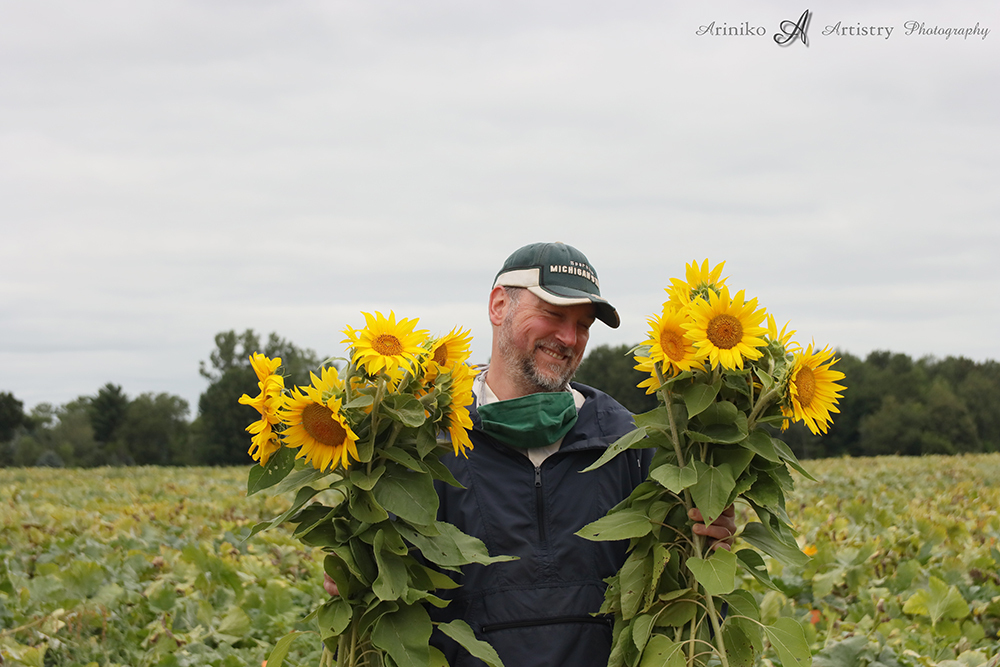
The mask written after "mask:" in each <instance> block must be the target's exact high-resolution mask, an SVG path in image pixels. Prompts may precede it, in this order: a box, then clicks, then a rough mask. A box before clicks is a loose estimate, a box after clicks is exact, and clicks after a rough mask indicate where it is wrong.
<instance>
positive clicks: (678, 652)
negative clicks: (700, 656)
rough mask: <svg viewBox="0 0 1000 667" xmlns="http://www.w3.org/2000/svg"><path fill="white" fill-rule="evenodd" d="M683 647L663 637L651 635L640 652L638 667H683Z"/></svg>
mask: <svg viewBox="0 0 1000 667" xmlns="http://www.w3.org/2000/svg"><path fill="white" fill-rule="evenodd" d="M683 649H684V645H683V644H678V643H677V642H675V641H673V640H672V639H670V638H669V637H665V636H664V635H653V636H652V637H650V638H649V641H648V642H647V643H646V648H645V650H643V652H642V659H641V660H640V661H639V667H684V665H685V660H684V650H683Z"/></svg>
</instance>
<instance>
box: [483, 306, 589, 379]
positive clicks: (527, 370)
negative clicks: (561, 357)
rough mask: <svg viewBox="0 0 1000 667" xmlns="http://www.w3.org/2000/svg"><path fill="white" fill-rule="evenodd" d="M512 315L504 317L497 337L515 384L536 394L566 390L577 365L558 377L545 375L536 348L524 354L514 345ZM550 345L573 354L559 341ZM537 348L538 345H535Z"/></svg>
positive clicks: (501, 352)
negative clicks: (538, 362) (540, 366)
mask: <svg viewBox="0 0 1000 667" xmlns="http://www.w3.org/2000/svg"><path fill="white" fill-rule="evenodd" d="M512 321H513V319H512V317H511V316H510V315H508V316H507V318H506V319H504V322H503V324H502V325H501V326H500V330H499V333H498V337H497V343H498V346H497V347H498V349H499V351H500V354H501V355H503V358H504V362H505V365H506V367H507V369H508V370H509V372H510V373H511V375H512V378H511V379H512V380H513V382H514V385H515V386H517V387H518V388H520V389H521V390H522V391H523V392H524V393H525V394H536V393H539V392H551V391H565V390H566V386H567V385H568V384H569V381H570V379H571V378H572V377H573V375H574V373H576V366H575V365H574V366H572V367H569V368H567V369H566V370H565V371H564V372H563V373H562V374H561V375H559V376H558V377H555V378H552V377H549V376H547V375H543V374H542V372H541V371H540V370H539V369H538V364H537V363H536V362H535V355H534V350H532V351H531V353H529V354H523V353H522V352H521V351H520V350H519V349H517V347H516V346H515V345H514V341H513V340H512V339H513V336H511V332H510V329H511V324H512ZM549 346H550V347H553V348H555V349H556V351H558V352H560V353H562V354H568V355H572V354H573V351H572V350H571V349H569V348H566V347H564V346H562V345H560V344H558V343H549ZM535 347H536V349H537V347H538V345H537V344H536V345H535Z"/></svg>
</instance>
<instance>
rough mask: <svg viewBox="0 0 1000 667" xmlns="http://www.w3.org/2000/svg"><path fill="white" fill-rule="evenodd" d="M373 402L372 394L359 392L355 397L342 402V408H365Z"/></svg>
mask: <svg viewBox="0 0 1000 667" xmlns="http://www.w3.org/2000/svg"><path fill="white" fill-rule="evenodd" d="M374 402H375V398H374V397H373V396H369V395H368V394H361V395H360V396H357V397H355V398H352V399H351V400H350V401H348V402H347V403H344V405H343V408H344V409H345V410H360V409H361V408H367V407H368V406H369V405H371V404H372V403H374Z"/></svg>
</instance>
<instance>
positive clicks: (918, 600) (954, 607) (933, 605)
mask: <svg viewBox="0 0 1000 667" xmlns="http://www.w3.org/2000/svg"><path fill="white" fill-rule="evenodd" d="M927 585H928V587H927V588H922V589H920V590H919V591H917V592H916V593H914V594H913V595H911V596H910V599H908V600H907V601H906V603H905V604H904V605H903V612H904V613H906V614H920V615H922V616H930V619H931V625H932V626H937V623H938V621H940V620H941V619H947V620H951V621H958V620H961V619H963V618H965V617H966V616H968V615H969V603H968V602H966V601H965V598H963V597H962V594H961V593H960V592H959V591H958V588H957V587H955V586H951V587H949V586H948V584H946V583H945V582H943V581H941V580H940V579H938V578H937V577H933V576H932V577H930V579H929V580H928V582H927Z"/></svg>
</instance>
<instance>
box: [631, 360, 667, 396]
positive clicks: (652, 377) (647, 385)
mask: <svg viewBox="0 0 1000 667" xmlns="http://www.w3.org/2000/svg"><path fill="white" fill-rule="evenodd" d="M635 361H636V364H635V366H634V368H635V370H637V371H642V372H643V373H648V374H649V377H648V378H646V379H645V380H643V381H642V382H640V383H639V384H637V385H636V386H637V387H638V388H639V389H645V390H646V393H647V394H652V393H654V392H656V390H657V389H659V388H660V378H658V377H656V369H657V363H658V362H656V361H653V360H652V359H651V358H649V357H646V356H643V355H641V354H637V355H636V356H635ZM660 373H663V369H662V367H661V368H660Z"/></svg>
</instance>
